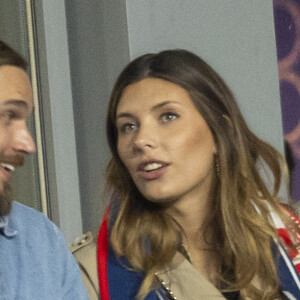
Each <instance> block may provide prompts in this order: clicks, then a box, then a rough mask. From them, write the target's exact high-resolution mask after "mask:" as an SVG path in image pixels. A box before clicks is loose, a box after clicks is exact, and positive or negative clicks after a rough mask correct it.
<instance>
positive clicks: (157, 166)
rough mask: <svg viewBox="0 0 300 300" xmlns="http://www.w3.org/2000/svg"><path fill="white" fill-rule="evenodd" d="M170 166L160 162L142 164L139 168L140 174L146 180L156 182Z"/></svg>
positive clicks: (153, 161) (151, 161) (152, 161)
mask: <svg viewBox="0 0 300 300" xmlns="http://www.w3.org/2000/svg"><path fill="white" fill-rule="evenodd" d="M168 166H169V164H168V163H166V162H163V161H158V160H150V161H146V162H142V163H141V164H139V166H138V174H139V175H140V176H141V177H142V178H144V179H147V180H155V179H158V178H160V177H161V176H162V175H163V174H164V173H165V171H166V169H167V167H168Z"/></svg>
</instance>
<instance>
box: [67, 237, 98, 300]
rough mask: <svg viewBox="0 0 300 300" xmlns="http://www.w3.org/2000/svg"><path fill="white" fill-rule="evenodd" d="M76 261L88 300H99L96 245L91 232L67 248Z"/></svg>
mask: <svg viewBox="0 0 300 300" xmlns="http://www.w3.org/2000/svg"><path fill="white" fill-rule="evenodd" d="M69 248H70V250H71V252H72V254H73V256H74V258H75V259H76V261H77V263H78V265H79V268H80V272H81V277H82V281H83V283H84V285H85V287H86V289H87V291H88V294H89V297H90V299H92V300H94V299H100V293H99V279H98V270H97V244H96V241H95V239H94V238H93V235H92V233H91V232H87V233H85V234H83V235H82V236H81V237H79V238H77V239H76V240H75V241H74V243H72V244H71V245H70V246H69Z"/></svg>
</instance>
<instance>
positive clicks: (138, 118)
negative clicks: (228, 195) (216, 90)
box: [116, 78, 216, 203]
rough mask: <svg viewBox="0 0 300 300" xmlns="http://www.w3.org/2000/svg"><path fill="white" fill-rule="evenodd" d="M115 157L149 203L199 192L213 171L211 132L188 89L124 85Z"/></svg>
mask: <svg viewBox="0 0 300 300" xmlns="http://www.w3.org/2000/svg"><path fill="white" fill-rule="evenodd" d="M116 123H117V130H118V141H117V148H118V153H119V156H120V158H121V160H122V162H123V163H124V165H125V167H126V168H127V170H128V172H129V174H130V175H131V177H132V179H133V181H134V183H135V184H136V186H137V188H138V189H139V191H140V192H141V194H142V195H143V196H144V197H145V198H146V199H148V200H149V201H152V202H161V203H163V202H169V201H174V200H178V199H181V198H183V197H184V198H189V197H191V196H193V195H194V196H196V197H199V196H200V195H201V194H203V192H206V190H208V189H209V188H210V186H211V181H212V177H213V174H214V157H213V156H214V153H215V152H216V147H215V143H214V140H213V136H212V134H211V132H210V130H209V128H208V125H207V123H206V122H205V120H204V119H203V117H202V116H201V115H200V113H199V112H198V110H197V109H196V108H195V106H194V104H193V102H192V100H191V99H190V97H189V95H188V93H187V91H186V90H185V89H183V88H182V87H180V86H178V85H176V84H174V83H171V82H169V81H166V80H163V79H157V78H147V79H143V80H141V81H139V82H137V83H133V84H131V85H129V86H127V87H126V88H125V90H124V92H123V95H122V97H121V99H120V102H119V104H118V107H117V115H116Z"/></svg>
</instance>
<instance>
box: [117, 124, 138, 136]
mask: <svg viewBox="0 0 300 300" xmlns="http://www.w3.org/2000/svg"><path fill="white" fill-rule="evenodd" d="M135 129H136V125H134V124H128V123H126V124H123V125H122V126H121V127H120V132H121V133H123V134H126V133H129V132H131V131H134V130H135Z"/></svg>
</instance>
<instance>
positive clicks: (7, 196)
mask: <svg viewBox="0 0 300 300" xmlns="http://www.w3.org/2000/svg"><path fill="white" fill-rule="evenodd" d="M11 209H12V189H11V186H10V185H9V184H8V183H6V182H4V183H3V191H2V192H1V193H0V217H2V216H6V215H8V214H9V213H10V211H11Z"/></svg>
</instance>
